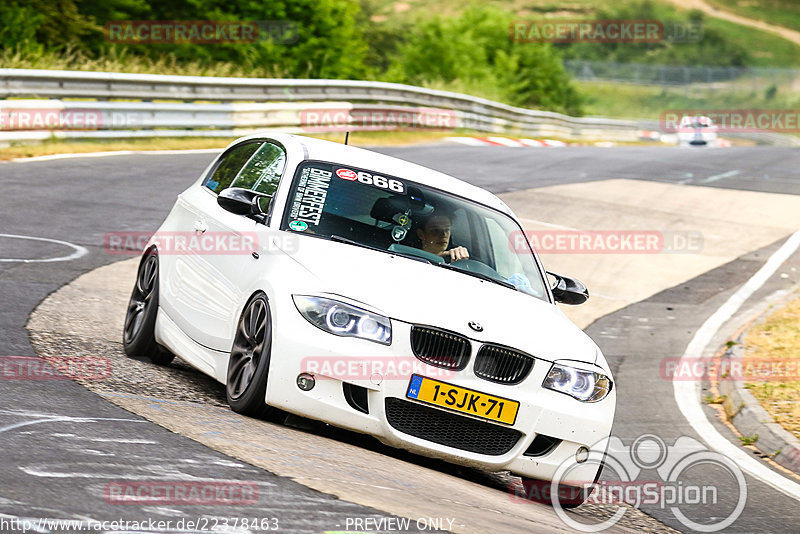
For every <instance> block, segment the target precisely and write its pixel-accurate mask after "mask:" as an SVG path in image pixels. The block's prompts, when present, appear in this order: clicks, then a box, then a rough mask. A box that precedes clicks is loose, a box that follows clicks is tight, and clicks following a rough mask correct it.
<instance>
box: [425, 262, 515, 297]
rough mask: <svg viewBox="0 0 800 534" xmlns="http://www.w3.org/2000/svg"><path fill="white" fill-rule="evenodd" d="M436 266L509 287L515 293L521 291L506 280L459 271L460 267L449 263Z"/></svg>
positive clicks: (474, 272)
mask: <svg viewBox="0 0 800 534" xmlns="http://www.w3.org/2000/svg"><path fill="white" fill-rule="evenodd" d="M436 265H438V266H439V267H444V268H445V269H450V270H451V271H458V272H460V273H464V274H468V275H470V276H474V277H475V278H480V279H481V280H486V281H487V282H494V283H495V284H499V285H501V286H503V287H507V288H509V289H513V290H514V291H519V289H517V286H515V285H514V284H512V283H509V282H506V281H505V280H498V279H497V278H494V277H492V276H489V275H488V274H484V273H479V272H476V271H467V270H465V269H459V268H458V267H454V266H453V265H450V264H449V263H437V264H436Z"/></svg>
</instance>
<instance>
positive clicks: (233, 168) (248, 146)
mask: <svg viewBox="0 0 800 534" xmlns="http://www.w3.org/2000/svg"><path fill="white" fill-rule="evenodd" d="M263 144H264V143H263V141H257V142H252V143H243V144H241V145H238V146H235V147H233V148H232V149H231V150H230V151H228V152H227V153H226V154H225V155H223V156H222V159H221V160H220V162H219V164H218V165H217V167H216V168H215V169H214V172H213V173H212V174H211V176H209V177H208V178H206V181H205V182H203V185H204V186H206V187H207V188H209V189H211V190H212V191H213V192H214V193H216V194H219V193H220V192H221V191H222V190H223V189H227V188H228V187H230V186H231V183H233V181H234V179H235V178H236V175H237V174H238V173H239V171H240V170H241V169H242V167H244V166H245V164H246V163H247V162H249V161H250V158H252V157H253V154H255V153H256V151H257V150H258V149H259V148H260V147H261V145H263Z"/></svg>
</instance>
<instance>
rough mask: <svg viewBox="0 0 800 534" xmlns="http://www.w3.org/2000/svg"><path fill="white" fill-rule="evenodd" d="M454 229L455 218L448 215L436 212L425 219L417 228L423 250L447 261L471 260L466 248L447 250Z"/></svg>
mask: <svg viewBox="0 0 800 534" xmlns="http://www.w3.org/2000/svg"><path fill="white" fill-rule="evenodd" d="M452 228H453V217H452V216H451V215H450V214H448V213H445V212H442V211H434V212H433V213H432V214H430V215H428V216H427V217H425V218H423V219H422V220H421V221H420V222H419V226H418V227H417V237H419V240H420V241H421V242H422V250H424V251H425V252H430V253H432V254H436V255H437V256H441V257H443V258H445V259H447V258H450V261H456V260H467V259H469V252H467V249H466V247H453V248H451V249H449V250H448V249H447V246H448V245H449V244H450V231H451V230H452Z"/></svg>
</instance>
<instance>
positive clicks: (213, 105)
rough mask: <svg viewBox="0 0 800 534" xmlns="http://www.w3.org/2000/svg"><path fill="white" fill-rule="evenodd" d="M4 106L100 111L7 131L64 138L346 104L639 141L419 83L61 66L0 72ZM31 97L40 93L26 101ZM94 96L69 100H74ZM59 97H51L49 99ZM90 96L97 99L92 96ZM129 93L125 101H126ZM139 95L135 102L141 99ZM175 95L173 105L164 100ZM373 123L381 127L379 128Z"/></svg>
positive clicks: (259, 119) (295, 114)
mask: <svg viewBox="0 0 800 534" xmlns="http://www.w3.org/2000/svg"><path fill="white" fill-rule="evenodd" d="M0 98H3V99H9V98H11V99H12V100H5V101H0V107H3V108H17V109H19V108H23V107H26V106H27V107H28V108H34V109H35V108H37V107H39V108H42V109H45V108H46V109H54V108H55V109H59V110H62V112H64V113H66V112H68V111H70V110H74V111H78V110H84V111H85V110H92V111H93V112H94V113H95V114H96V115H97V116H99V117H101V118H102V120H101V121H100V124H99V125H98V126H97V127H96V128H84V129H81V128H44V129H40V130H38V131H34V130H31V129H30V128H26V129H15V130H14V131H10V130H8V129H5V130H4V131H0V140H6V141H11V140H21V139H43V138H47V137H50V136H51V135H55V136H56V137H139V136H149V135H156V136H160V135H167V134H166V132H167V131H170V130H171V131H172V132H170V135H175V131H177V132H178V134H180V135H202V136H208V135H231V134H233V135H237V134H239V133H247V132H249V131H252V130H261V129H265V128H267V129H269V128H280V129H282V130H285V131H299V132H303V131H309V128H310V127H311V128H316V131H321V130H320V128H322V127H325V126H329V127H331V128H333V129H340V127H341V126H342V124H341V123H339V124H327V125H326V124H323V123H321V122H319V121H317V122H316V123H314V124H309V121H308V120H304V114H305V115H306V116H307V114H308V112H309V111H314V110H326V109H327V110H332V109H340V110H345V111H347V112H348V114H349V115H350V117H351V119H352V120H351V122H352V123H354V124H350V126H351V128H350V129H367V128H359V124H358V122H359V121H358V117H359V116H363V114H365V113H372V112H376V111H380V110H382V111H383V112H384V113H388V112H396V113H418V112H419V110H420V108H423V109H430V108H433V109H434V110H448V111H449V112H450V113H451V114H452V118H453V123H452V127H453V128H469V129H474V130H481V131H488V132H497V133H505V132H509V133H519V134H525V135H536V136H538V135H541V136H554V137H555V136H557V137H564V138H569V139H583V138H598V137H602V138H604V139H608V140H612V141H628V140H635V139H636V138H637V131H638V125H637V123H636V122H633V121H624V120H615V119H605V118H576V117H570V116H567V115H562V114H560V113H553V112H547V111H537V110H530V109H523V108H518V107H514V106H509V105H506V104H501V103H499V102H494V101H491V100H487V99H484V98H478V97H474V96H469V95H463V94H459V93H452V92H448V91H438V90H432V89H424V88H421V87H414V86H410V85H402V84H394V83H385V82H368V81H351V80H299V79H267V78H216V77H203V76H164V75H156V74H126V73H108V72H82V71H58V70H28V69H0ZM20 98H30V99H36V100H19V99H20ZM75 98H80V99H84V100H82V101H69V100H66V99H75ZM44 99H50V100H44ZM85 99H94V100H92V101H86V100H85ZM123 99H124V100H128V101H126V102H120V101H119V100H123ZM130 100H135V101H134V102H131V101H130ZM158 100H166V101H167V102H155V101H158ZM369 129H378V128H375V127H374V126H373V127H370V128H369ZM212 132H213V133H212Z"/></svg>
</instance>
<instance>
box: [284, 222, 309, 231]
mask: <svg viewBox="0 0 800 534" xmlns="http://www.w3.org/2000/svg"><path fill="white" fill-rule="evenodd" d="M289 228H291V229H292V230H296V231H298V232H303V231H305V230H307V229H308V225H307V224H306V223H304V222H303V221H292V222H290V223H289Z"/></svg>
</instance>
